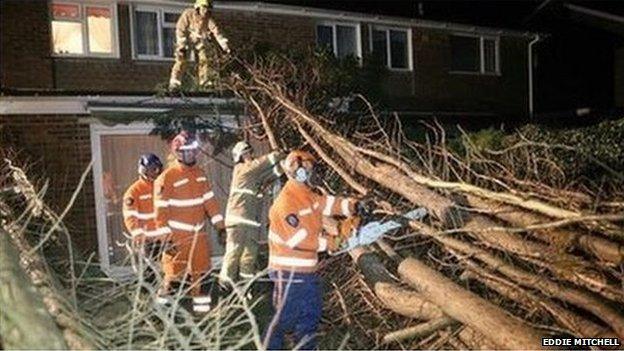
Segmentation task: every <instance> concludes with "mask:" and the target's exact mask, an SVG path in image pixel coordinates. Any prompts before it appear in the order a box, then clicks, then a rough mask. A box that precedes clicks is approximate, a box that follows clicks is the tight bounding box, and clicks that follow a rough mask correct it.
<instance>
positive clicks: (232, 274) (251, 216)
mask: <svg viewBox="0 0 624 351" xmlns="http://www.w3.org/2000/svg"><path fill="white" fill-rule="evenodd" d="M284 157H285V155H284V153H283V152H281V151H273V152H270V153H268V154H266V155H263V156H260V157H258V158H254V155H253V149H252V147H251V145H249V143H247V142H246V141H240V142H238V143H237V144H236V145H235V146H234V148H233V149H232V158H233V160H234V164H235V166H234V170H233V172H232V182H231V185H230V196H229V198H228V203H227V209H226V211H225V225H226V231H227V241H226V246H225V256H224V258H223V267H222V268H221V273H220V275H219V280H220V281H221V284H222V285H223V284H224V283H226V282H227V283H234V282H236V281H238V280H239V277H240V278H243V279H249V278H253V276H254V275H255V274H256V257H257V254H258V241H257V237H258V233H259V229H260V225H261V224H260V221H259V219H258V217H259V212H260V209H261V207H262V203H261V199H262V196H263V194H262V189H263V188H265V187H266V186H267V185H268V184H270V183H271V182H273V181H275V180H277V179H279V177H280V176H281V175H282V174H283V172H282V169H281V167H280V165H279V162H280V161H281V160H282V159H283V158H284Z"/></svg>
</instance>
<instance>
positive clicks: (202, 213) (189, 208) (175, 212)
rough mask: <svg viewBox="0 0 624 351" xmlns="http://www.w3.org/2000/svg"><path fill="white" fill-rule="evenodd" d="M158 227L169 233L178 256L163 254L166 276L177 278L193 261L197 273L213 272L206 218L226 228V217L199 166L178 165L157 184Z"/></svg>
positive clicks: (171, 168)
mask: <svg viewBox="0 0 624 351" xmlns="http://www.w3.org/2000/svg"><path fill="white" fill-rule="evenodd" d="M154 205H155V206H156V226H157V231H158V232H159V233H161V234H167V235H168V239H169V240H171V241H172V243H173V244H174V246H175V248H176V251H177V253H176V254H175V255H174V256H171V257H169V256H168V255H167V254H165V255H163V265H164V266H165V267H164V271H165V274H166V275H167V274H170V275H171V274H173V275H177V274H179V273H181V272H182V271H184V270H185V269H186V267H187V262H188V261H189V260H190V261H191V269H192V271H194V272H201V271H207V270H209V269H210V255H211V249H210V240H209V239H208V238H207V235H206V232H205V230H204V226H205V221H206V218H208V219H210V222H211V223H212V225H213V226H215V227H216V228H217V229H223V227H224V223H223V216H222V215H221V212H220V210H219V204H218V202H217V200H216V198H215V195H214V192H213V191H212V189H211V186H210V183H209V182H208V179H207V178H206V176H205V175H204V173H203V172H202V170H201V169H200V168H199V167H198V166H191V167H189V166H186V165H184V164H182V163H180V162H176V163H175V164H174V165H173V166H171V167H169V168H168V169H166V170H165V171H164V172H163V173H162V174H161V175H160V176H158V178H157V179H156V181H155V185H154Z"/></svg>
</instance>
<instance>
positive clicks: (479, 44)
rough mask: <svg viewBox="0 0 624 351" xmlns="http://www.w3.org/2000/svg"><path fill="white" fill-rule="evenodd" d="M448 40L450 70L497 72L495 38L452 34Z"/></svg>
mask: <svg viewBox="0 0 624 351" xmlns="http://www.w3.org/2000/svg"><path fill="white" fill-rule="evenodd" d="M450 42H451V71H455V72H474V73H479V74H497V73H499V62H498V40H497V39H495V38H485V37H479V36H463V35H453V36H451V39H450Z"/></svg>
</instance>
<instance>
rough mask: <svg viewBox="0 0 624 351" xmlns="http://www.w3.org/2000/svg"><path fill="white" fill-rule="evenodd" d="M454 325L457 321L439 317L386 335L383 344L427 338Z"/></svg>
mask: <svg viewBox="0 0 624 351" xmlns="http://www.w3.org/2000/svg"><path fill="white" fill-rule="evenodd" d="M455 323H457V321H455V320H454V319H452V318H449V317H441V318H436V319H432V320H430V321H429V322H425V323H421V324H418V325H415V326H413V327H409V328H405V329H401V330H397V331H393V332H392V333H388V334H386V335H385V336H384V337H383V343H385V344H388V343H391V342H397V341H401V340H405V339H414V338H420V337H423V336H427V335H429V334H431V333H434V332H436V331H438V330H440V329H443V328H446V327H448V326H450V325H453V324H455Z"/></svg>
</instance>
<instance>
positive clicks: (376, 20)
mask: <svg viewBox="0 0 624 351" xmlns="http://www.w3.org/2000/svg"><path fill="white" fill-rule="evenodd" d="M135 2H139V3H152V4H164V5H171V6H191V5H192V1H190V0H135ZM214 7H215V9H221V10H233V11H251V12H258V13H269V14H277V15H289V16H301V17H312V18H319V19H321V18H322V19H332V20H342V21H353V22H367V23H373V24H383V25H394V26H403V27H416V28H428V29H439V30H448V31H456V32H465V33H477V34H485V35H505V36H514V37H533V36H535V35H536V34H537V33H532V32H529V31H519V30H511V29H504V28H495V27H484V26H477V25H468V24H460V23H452V22H445V21H434V20H425V19H419V18H409V17H398V16H384V15H376V14H369V13H362V12H355V11H341V10H330V9H321V8H313V7H306V6H294V5H286V4H275V3H268V2H262V1H216V2H215V5H214Z"/></svg>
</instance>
